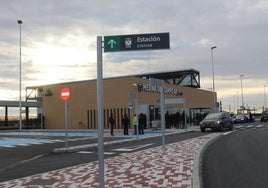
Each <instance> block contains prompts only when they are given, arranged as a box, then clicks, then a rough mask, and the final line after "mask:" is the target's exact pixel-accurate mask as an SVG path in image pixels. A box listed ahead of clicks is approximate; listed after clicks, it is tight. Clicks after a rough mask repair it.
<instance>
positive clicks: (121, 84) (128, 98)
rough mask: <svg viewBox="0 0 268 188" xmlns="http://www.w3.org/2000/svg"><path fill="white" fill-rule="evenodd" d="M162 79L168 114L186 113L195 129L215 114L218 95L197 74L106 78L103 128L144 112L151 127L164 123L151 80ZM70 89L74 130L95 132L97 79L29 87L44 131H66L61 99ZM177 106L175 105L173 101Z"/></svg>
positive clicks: (29, 96) (117, 125)
mask: <svg viewBox="0 0 268 188" xmlns="http://www.w3.org/2000/svg"><path fill="white" fill-rule="evenodd" d="M152 79H158V80H163V83H164V86H163V93H164V99H165V101H169V102H166V103H165V113H166V112H168V113H169V114H175V113H177V112H179V113H182V112H183V111H185V113H186V115H187V116H186V117H187V122H188V123H190V124H192V125H195V124H197V123H198V121H199V118H198V117H199V116H200V115H202V114H205V113H208V112H209V111H213V110H214V109H213V108H214V105H213V101H214V99H213V97H214V95H216V93H214V92H212V91H208V90H203V89H201V87H200V73H199V71H197V70H194V69H188V70H179V71H169V72H158V73H148V74H137V75H129V76H121V77H112V78H104V79H103V115H104V128H106V129H107V128H109V122H108V119H109V117H110V115H111V114H113V117H114V119H115V129H121V128H122V127H123V125H122V121H121V120H122V117H123V115H124V114H127V115H128V117H129V118H130V119H132V117H133V115H134V114H140V113H143V114H145V115H146V117H147V127H150V126H151V125H152V123H153V122H154V121H156V120H160V91H161V88H159V87H158V86H155V85H153V84H152V83H151V82H150V80H152ZM63 87H68V88H69V89H70V91H71V97H70V99H69V101H68V105H69V109H70V115H69V119H70V127H69V128H70V129H73V130H77V129H97V128H98V123H97V119H98V118H97V113H98V112H97V106H98V104H97V80H96V79H93V80H85V81H75V82H67V83H58V84H51V85H42V86H31V87H27V88H26V95H27V97H26V100H27V101H35V102H41V104H42V105H41V106H40V107H39V108H40V109H39V110H38V111H39V112H42V117H43V121H44V125H43V128H44V129H64V128H65V101H63V100H62V99H61V98H60V90H61V89H62V88H63ZM170 101H173V102H170Z"/></svg>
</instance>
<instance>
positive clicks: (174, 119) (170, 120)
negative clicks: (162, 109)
mask: <svg viewBox="0 0 268 188" xmlns="http://www.w3.org/2000/svg"><path fill="white" fill-rule="evenodd" d="M165 122H166V128H167V129H170V128H172V127H174V128H176V129H179V128H181V129H183V128H185V113H184V111H183V112H182V113H181V114H180V113H179V112H176V113H175V114H172V113H171V114H169V112H168V111H167V112H166V114H165Z"/></svg>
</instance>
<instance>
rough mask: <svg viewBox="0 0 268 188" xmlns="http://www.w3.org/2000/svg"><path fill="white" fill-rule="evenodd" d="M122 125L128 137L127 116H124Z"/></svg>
mask: <svg viewBox="0 0 268 188" xmlns="http://www.w3.org/2000/svg"><path fill="white" fill-rule="evenodd" d="M122 123H123V126H124V135H128V126H129V118H128V117H127V114H125V115H124V116H123V118H122Z"/></svg>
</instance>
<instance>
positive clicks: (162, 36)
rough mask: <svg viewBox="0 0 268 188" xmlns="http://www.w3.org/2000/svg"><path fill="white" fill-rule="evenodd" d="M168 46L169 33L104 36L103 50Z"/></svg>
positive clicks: (154, 48)
mask: <svg viewBox="0 0 268 188" xmlns="http://www.w3.org/2000/svg"><path fill="white" fill-rule="evenodd" d="M169 48H170V45H169V33H151V34H136V35H115V36H104V52H118V51H132V50H161V49H169Z"/></svg>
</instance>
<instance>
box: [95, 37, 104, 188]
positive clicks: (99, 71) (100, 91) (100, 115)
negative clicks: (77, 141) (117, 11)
mask: <svg viewBox="0 0 268 188" xmlns="http://www.w3.org/2000/svg"><path fill="white" fill-rule="evenodd" d="M102 72H103V71H102V37H101V36H97V105H98V149H99V151H98V155H99V188H104V146H103V75H102Z"/></svg>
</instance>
